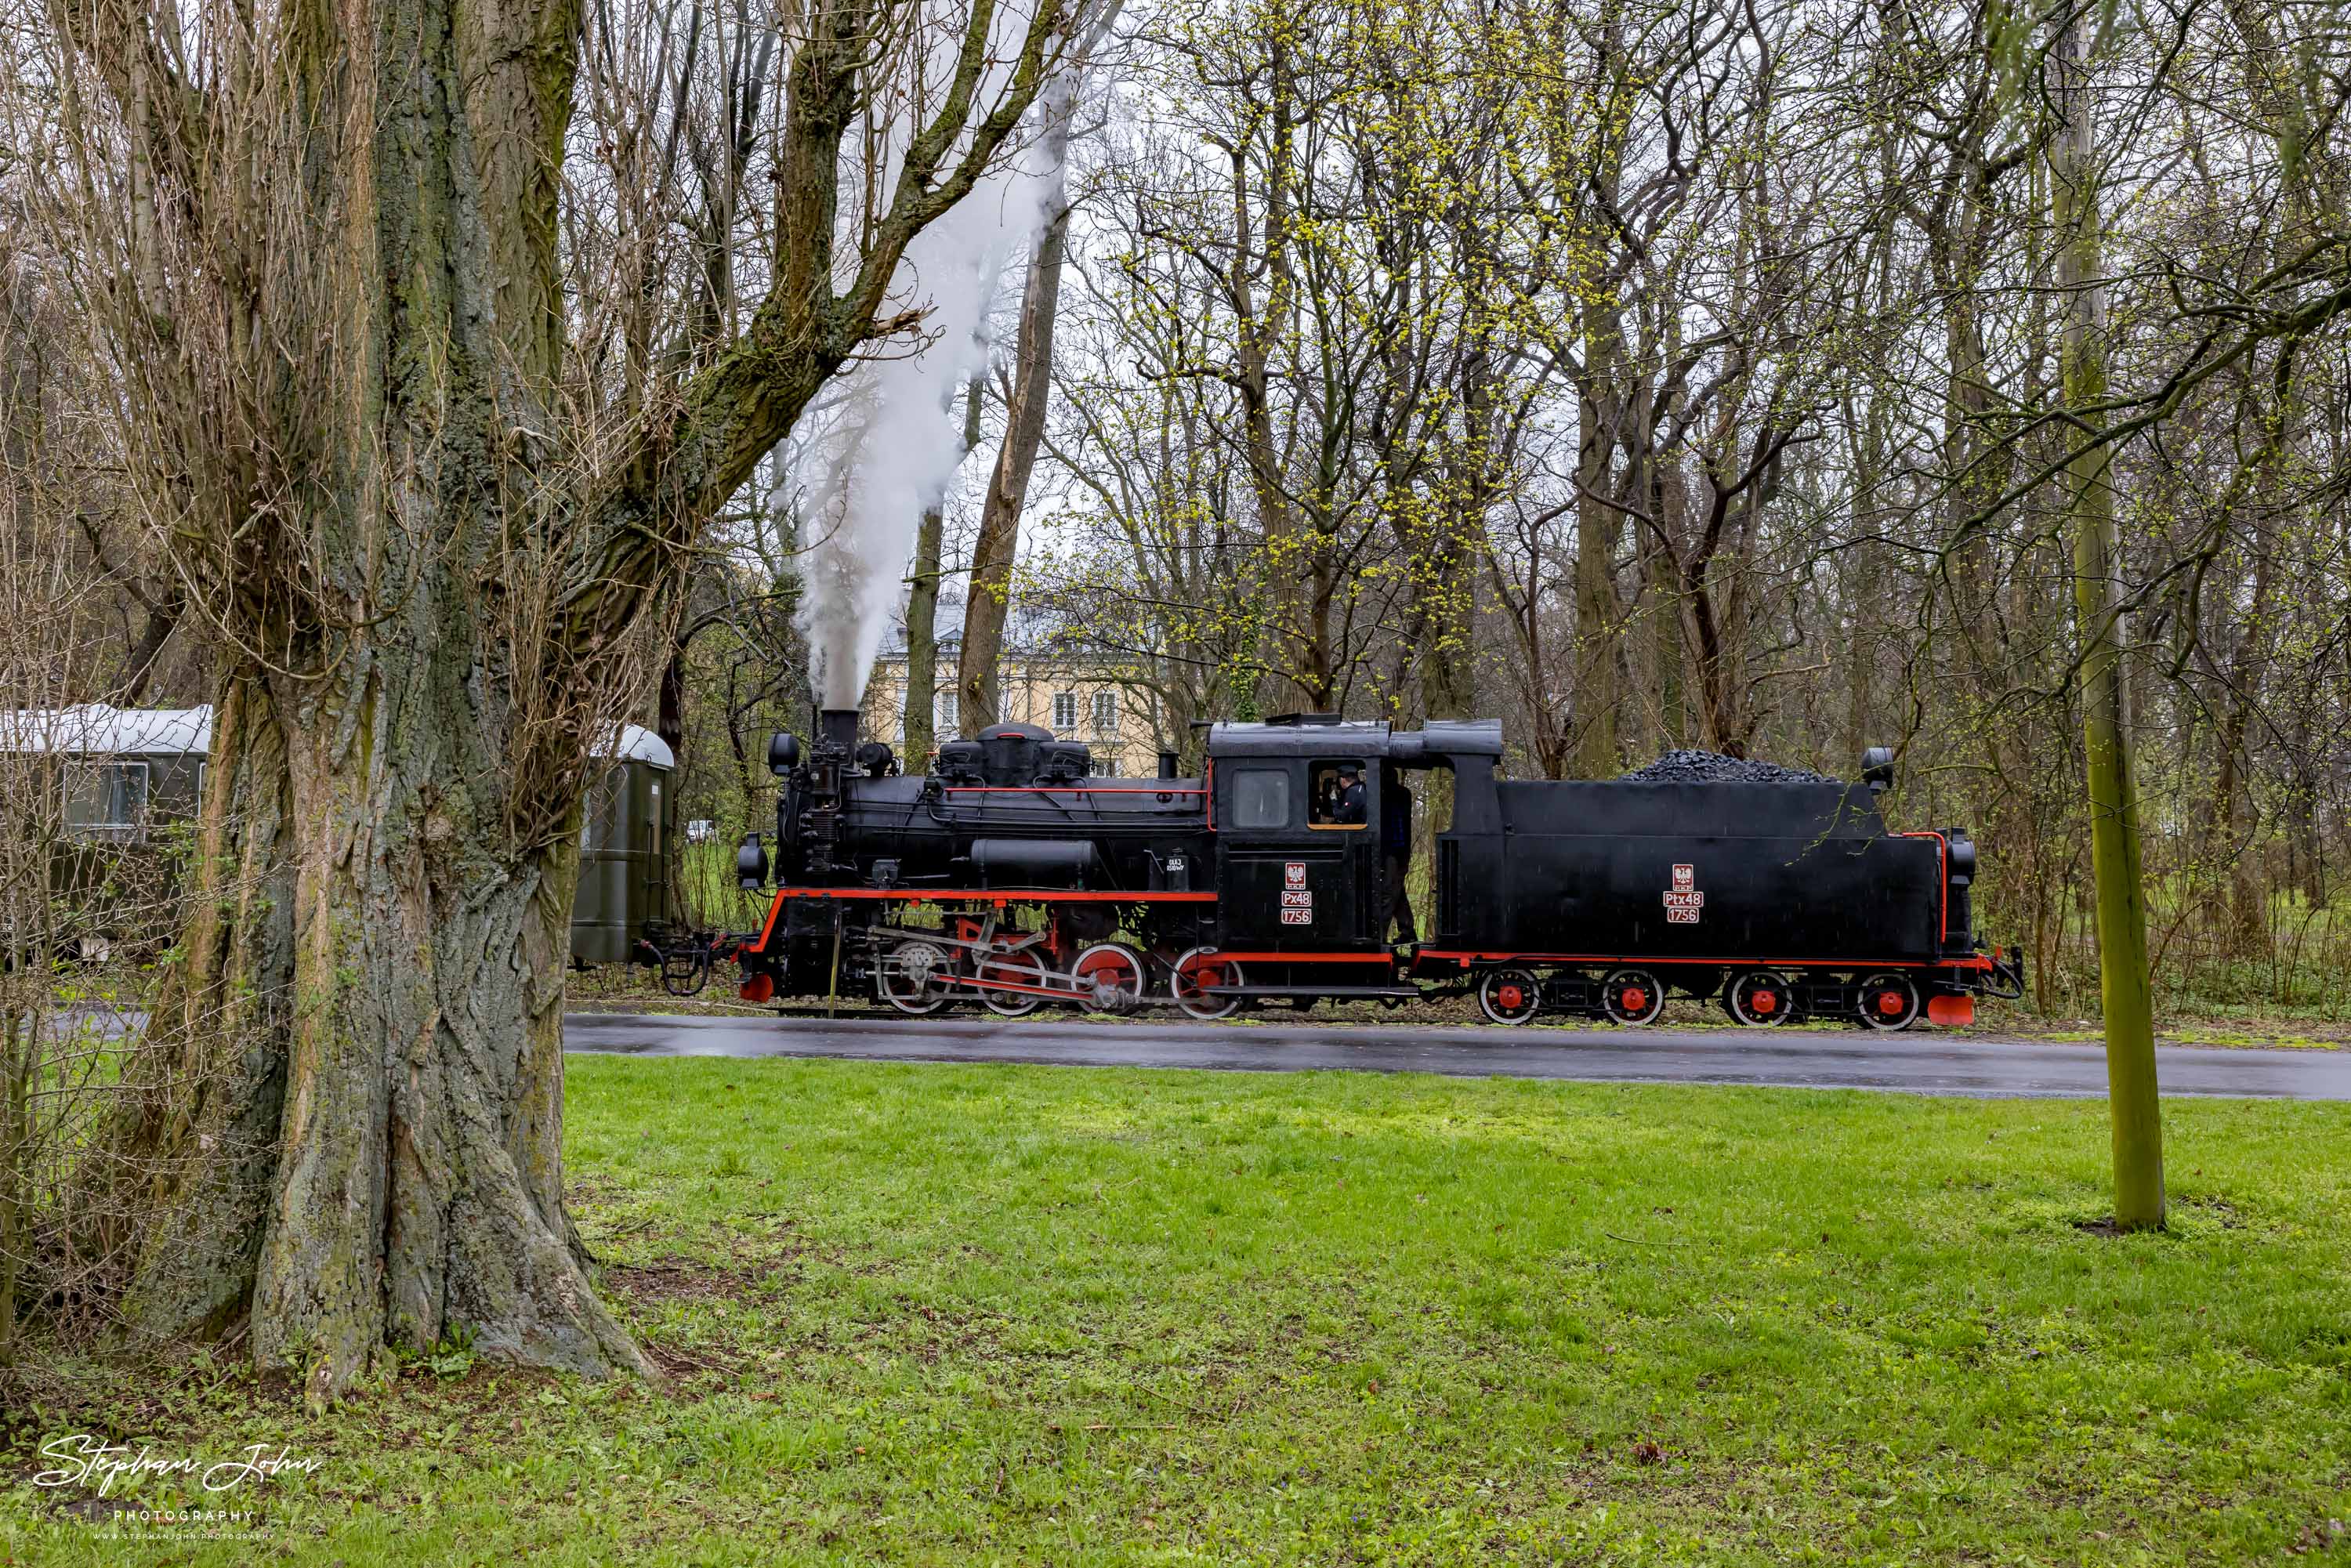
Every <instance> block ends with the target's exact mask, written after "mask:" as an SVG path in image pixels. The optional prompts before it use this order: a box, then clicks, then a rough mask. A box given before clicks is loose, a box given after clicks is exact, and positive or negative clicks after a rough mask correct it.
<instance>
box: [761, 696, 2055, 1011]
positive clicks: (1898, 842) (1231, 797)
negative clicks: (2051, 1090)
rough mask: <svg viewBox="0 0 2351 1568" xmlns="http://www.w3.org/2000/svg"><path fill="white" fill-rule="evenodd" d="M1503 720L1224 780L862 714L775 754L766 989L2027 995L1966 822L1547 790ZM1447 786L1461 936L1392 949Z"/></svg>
mask: <svg viewBox="0 0 2351 1568" xmlns="http://www.w3.org/2000/svg"><path fill="white" fill-rule="evenodd" d="M1501 755H1502V730H1501V725H1500V723H1499V721H1496V720H1490V719H1485V720H1474V721H1440V720H1432V721H1431V722H1429V723H1428V724H1426V726H1424V727H1421V728H1420V729H1418V730H1399V729H1395V728H1393V727H1390V726H1389V725H1387V724H1385V723H1366V722H1361V721H1347V720H1342V719H1339V718H1337V717H1335V716H1327V715H1320V714H1308V715H1295V716H1284V717H1280V718H1276V719H1272V720H1270V721H1268V722H1265V723H1261V724H1217V725H1215V726H1213V727H1210V728H1209V730H1208V735H1207V766H1206V770H1205V774H1204V776H1202V777H1198V778H1188V777H1178V776H1177V774H1176V764H1175V756H1174V754H1173V753H1165V752H1163V753H1162V754H1161V756H1160V759H1159V774H1158V777H1156V778H1150V779H1108V778H1095V777H1092V776H1091V770H1092V756H1091V753H1090V752H1089V749H1088V748H1087V747H1086V746H1085V745H1083V744H1082V743H1081V742H1077V741H1071V740H1062V739H1057V738H1055V737H1053V736H1052V735H1051V734H1050V733H1049V732H1047V731H1045V730H1042V729H1039V728H1037V727H1033V726H1028V725H1012V724H1007V725H997V726H994V727H990V728H987V729H984V730H982V731H981V732H980V733H979V734H978V735H977V737H971V738H966V739H957V740H952V741H949V742H946V744H944V745H942V746H941V747H939V750H938V757H937V760H936V764H935V770H934V771H932V772H931V773H930V774H929V775H927V776H925V777H914V776H910V775H907V774H904V773H902V772H901V771H900V770H899V768H898V763H897V758H895V757H894V755H893V753H892V752H891V749H890V748H889V747H887V746H886V745H883V744H882V743H880V742H878V741H868V742H865V743H863V744H862V745H861V744H860V742H859V739H858V715H857V713H856V711H855V710H853V709H828V710H825V711H823V712H821V713H820V714H819V715H818V722H817V727H816V733H815V735H814V736H813V737H812V738H811V740H810V745H809V746H808V747H807V748H806V750H805V752H803V749H802V747H801V746H800V743H799V739H798V737H794V736H791V735H789V734H778V735H777V736H775V737H772V739H771V740H770V741H769V743H768V767H769V768H770V769H771V770H772V771H773V772H774V773H775V774H776V775H777V776H778V778H779V779H781V780H782V783H783V789H782V795H781V799H780V800H779V802H778V806H777V811H776V832H775V841H774V852H773V854H772V856H771V855H770V853H769V849H768V844H767V842H766V841H765V840H764V839H763V837H762V836H761V835H759V834H757V833H754V834H751V835H749V836H747V838H746V839H745V841H744V842H743V845H742V847H741V849H740V850H739V851H738V852H737V860H736V870H737V880H738V882H739V883H740V884H741V885H742V886H743V887H744V888H745V889H747V890H752V891H764V890H765V889H766V888H767V887H768V886H769V885H770V884H771V883H772V885H773V886H774V888H775V894H774V898H773V901H772V903H771V904H770V905H769V907H768V915H767V920H766V924H765V925H764V927H763V928H762V929H761V930H759V931H758V933H756V934H755V935H747V936H745V937H743V938H742V939H741V940H740V942H739V943H737V945H736V946H737V952H736V956H737V957H738V958H739V959H740V961H741V964H742V967H743V980H742V986H741V995H742V997H743V998H744V999H746V1000H747V1001H753V1002H765V1001H768V1000H770V999H772V998H778V997H782V996H792V997H803V998H805V997H823V998H874V999H878V1000H879V1001H881V1002H883V1003H884V1004H886V1005H887V1006H889V1007H891V1008H893V1009H897V1010H898V1011H900V1012H902V1013H907V1014H914V1015H922V1014H928V1013H935V1012H938V1011H939V1010H941V1009H945V1008H947V1007H950V1006H954V1005H956V1004H957V1003H962V1002H976V1003H977V1004H978V1005H979V1006H980V1007H982V1008H985V1009H987V1010H989V1011H991V1012H994V1013H997V1014H999V1015H1001V1016H1004V1017H1008V1018H1017V1017H1020V1016H1022V1015H1025V1014H1028V1013H1030V1012H1033V1011H1035V1010H1036V1009H1039V1008H1040V1007H1044V1006H1047V1005H1049V1004H1062V1005H1068V1006H1075V1007H1077V1008H1080V1009H1085V1010H1089V1011H1096V1012H1116V1011H1124V1010H1128V1009H1136V1008H1141V1007H1146V1006H1161V1005H1172V1006H1174V1007H1175V1008H1177V1009H1181V1010H1182V1011H1183V1012H1184V1013H1186V1014H1188V1015H1190V1016H1192V1017H1194V1018H1200V1019H1217V1018H1223V1017H1225V1016H1227V1015H1228V1014H1230V1013H1232V1012H1234V1011H1235V1010H1236V1009H1241V1008H1244V1007H1261V1006H1265V1005H1269V1004H1280V1003H1289V1004H1291V1005H1294V1006H1298V1007H1308V1006H1311V1005H1312V1004H1313V1003H1314V1002H1315V1001H1317V1000H1322V999H1331V1000H1376V1001H1379V1002H1383V1003H1387V1004H1392V1005H1402V1004H1404V1003H1407V1002H1414V1001H1421V1000H1426V999H1431V998H1442V997H1450V996H1462V995H1470V996H1474V997H1475V998H1477V1002H1478V1006H1479V1009H1480V1010H1481V1011H1482V1012H1483V1013H1484V1015H1485V1016H1486V1017H1487V1018H1488V1019H1491V1020H1492V1021H1493V1022H1495V1023H1498V1024H1523V1023H1526V1022H1529V1021H1530V1020H1531V1019H1536V1018H1538V1017H1541V1016H1544V1015H1546V1014H1552V1015H1568V1016H1580V1017H1584V1018H1592V1019H1611V1020H1614V1022H1616V1023H1619V1024H1625V1025H1633V1026H1638V1025H1644V1024H1648V1023H1652V1022H1655V1021H1656V1019H1657V1017H1658V1015H1659V1013H1660V1011H1661V1010H1662V1009H1663V1008H1664V1006H1665V1004H1666V1001H1667V998H1668V997H1669V996H1673V995H1679V996H1684V997H1691V998H1712V999H1716V1000H1719V1003H1720V1004H1721V1006H1722V1007H1723V1008H1724V1009H1726V1010H1727V1011H1728V1012H1729V1014H1730V1015H1731V1017H1732V1018H1733V1019H1737V1020H1738V1021H1739V1022H1740V1023H1743V1024H1748V1025H1754V1026H1770V1025H1776V1024H1781V1023H1784V1022H1787V1021H1789V1020H1791V1019H1803V1018H1832V1019H1846V1020H1849V1021H1852V1022H1855V1023H1857V1024H1860V1025H1864V1026H1866V1027H1869V1028H1873V1029H1885V1030H1898V1029H1904V1028H1907V1027H1908V1026H1909V1025H1911V1024H1912V1023H1913V1022H1915V1021H1917V1019H1919V1018H1920V1017H1922V1016H1923V1017H1925V1018H1926V1019H1928V1020H1929V1021H1931V1022H1934V1023H1938V1024H1960V1023H1965V1022H1968V1021H1970V1019H1972V1018H1973V1017H1974V998H1976V997H1977V996H1979V995H1986V994H1989V995H1994V996H2015V995H2019V994H2021V993H2022V986H2023V975H2022V955H2021V954H2020V953H2014V952H2011V953H2009V954H2006V955H2002V954H2001V953H1998V952H1987V951H1986V950H1985V949H1983V948H1982V947H1981V946H1979V945H1978V943H1977V940H1976V936H1975V931H1974V925H1973V919H1972V915H1971V911H1970V889H1971V886H1972V884H1973V883H1974V880H1975V874H1976V852H1975V846H1974V844H1973V842H1972V841H1970V838H1969V836H1968V834H1967V833H1966V831H1963V830H1961V829H1957V828H1950V829H1944V830H1939V831H1928V832H1904V833H1896V832H1889V831H1887V830H1886V824H1885V821H1884V819H1883V817H1882V816H1881V815H1880V812H1879V808H1878V797H1879V796H1880V794H1881V793H1882V792H1883V791H1884V790H1886V789H1887V788H1889V787H1890V786H1891V785H1892V783H1893V779H1894V766H1893V760H1892V756H1891V754H1890V753H1888V752H1885V751H1882V750H1873V751H1871V752H1870V753H1868V754H1867V756H1866V758H1865V766H1864V769H1863V781H1862V782H1860V783H1858V784H1844V783H1840V782H1836V781H1833V780H1821V781H1817V782H1804V783H1786V782H1774V783H1741V782H1715V781H1708V782H1679V781H1668V782H1653V781H1642V780H1634V779H1619V780H1613V781H1608V782H1598V783H1584V782H1558V781H1552V780H1536V781H1520V780H1511V779H1500V778H1498V777H1497V776H1496V769H1497V766H1498V764H1499V761H1500V758H1501ZM1432 775H1441V776H1443V777H1444V778H1445V779H1448V780H1449V783H1450V795H1451V800H1452V820H1451V821H1450V823H1449V825H1447V827H1446V828H1445V829H1444V831H1441V832H1439V833H1438V834H1437V839H1436V846H1437V847H1436V856H1437V863H1436V867H1435V874H1434V876H1433V878H1432V879H1431V880H1432V884H1433V891H1434V903H1435V906H1436V907H1435V909H1434V910H1433V911H1432V912H1431V913H1432V914H1433V916H1434V921H1433V926H1434V928H1433V931H1432V933H1431V936H1430V938H1429V939H1428V940H1426V941H1406V942H1391V941H1390V940H1389V937H1388V926H1389V915H1390V912H1391V908H1392V904H1393V901H1394V899H1395V894H1396V891H1397V890H1396V888H1395V884H1394V880H1393V879H1395V877H1397V876H1399V875H1400V874H1401V873H1402V871H1403V869H1404V868H1403V866H1402V864H1401V863H1400V862H1399V861H1398V860H1397V859H1396V858H1395V857H1394V856H1392V855H1391V854H1388V853H1384V845H1383V842H1382V840H1383V837H1384V834H1383V831H1382V823H1383V821H1384V820H1387V821H1394V820H1395V818H1394V813H1395V811H1396V810H1398V809H1399V806H1400V804H1401V800H1400V798H1399V797H1398V795H1397V794H1396V793H1395V792H1399V791H1405V790H1409V789H1411V788H1412V787H1413V785H1414V783H1415V782H1419V783H1420V784H1421V785H1422V786H1423V788H1426V783H1427V781H1428V779H1429V778H1430V776H1432Z"/></svg>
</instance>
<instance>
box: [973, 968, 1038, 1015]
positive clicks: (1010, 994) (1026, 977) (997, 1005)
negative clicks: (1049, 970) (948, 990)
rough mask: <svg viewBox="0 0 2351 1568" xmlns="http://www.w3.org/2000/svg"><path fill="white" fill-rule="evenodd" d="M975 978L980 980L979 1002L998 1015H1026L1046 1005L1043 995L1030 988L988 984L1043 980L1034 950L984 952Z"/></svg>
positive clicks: (1025, 984) (1024, 983) (1012, 983)
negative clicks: (1000, 988) (1003, 988)
mask: <svg viewBox="0 0 2351 1568" xmlns="http://www.w3.org/2000/svg"><path fill="white" fill-rule="evenodd" d="M977 978H978V979H979V981H980V991H979V1000H980V1005H981V1006H983V1007H985V1008H986V1009H987V1010H988V1011H989V1012H992V1013H994V1014H996V1015H997V1016H998V1018H1008V1019H1020V1018H1027V1017H1028V1016H1029V1014H1030V1013H1033V1012H1035V1011H1036V1010H1037V1009H1039V1008H1041V1007H1043V1006H1044V1005H1045V998H1043V997H1040V996H1039V995H1037V994H1036V993H1035V992H1033V991H994V990H989V989H988V988H987V984H988V982H990V981H998V982H1002V983H1005V984H1009V985H1015V986H1041V985H1043V984H1045V966H1044V965H1043V964H1041V963H1040V962H1039V961H1038V959H1037V955H1036V954H1034V953H987V954H983V955H981V956H980V960H979V967H978V970H977Z"/></svg>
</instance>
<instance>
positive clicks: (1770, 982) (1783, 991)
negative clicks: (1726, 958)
mask: <svg viewBox="0 0 2351 1568" xmlns="http://www.w3.org/2000/svg"><path fill="white" fill-rule="evenodd" d="M1722 1000H1723V1005H1724V1006H1725V1007H1727V1008H1729V1009H1730V1016H1731V1017H1732V1018H1735V1019H1738V1020H1739V1021H1740V1023H1743V1024H1745V1025H1747V1027H1748V1028H1750V1029H1772V1028H1776V1027H1777V1026H1779V1025H1781V1024H1783V1023H1786V1022H1787V1021H1788V1015H1789V1014H1791V1013H1792V1012H1794V1011H1795V1010H1796V993H1795V992H1794V991H1793V990H1792V989H1791V988H1790V987H1789V985H1788V982H1787V981H1785V980H1783V979H1782V978H1781V977H1779V976H1777V975H1775V974H1773V973H1771V970H1769V969H1750V970H1748V971H1747V973H1745V974H1743V975H1734V976H1732V977H1731V979H1730V985H1729V988H1727V989H1726V990H1724V992H1723V993H1722Z"/></svg>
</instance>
